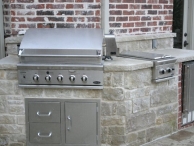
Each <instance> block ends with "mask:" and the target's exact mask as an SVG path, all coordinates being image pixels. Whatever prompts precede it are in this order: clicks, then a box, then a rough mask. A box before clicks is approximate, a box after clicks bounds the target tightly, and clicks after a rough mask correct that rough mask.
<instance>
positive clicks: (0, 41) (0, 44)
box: [0, 1, 5, 59]
mask: <svg viewBox="0 0 194 146" xmlns="http://www.w3.org/2000/svg"><path fill="white" fill-rule="evenodd" d="M4 57H5V46H4V26H3V4H2V1H0V59H1V58H4Z"/></svg>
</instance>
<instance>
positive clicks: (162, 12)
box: [158, 11, 168, 15]
mask: <svg viewBox="0 0 194 146" xmlns="http://www.w3.org/2000/svg"><path fill="white" fill-rule="evenodd" d="M158 14H159V15H164V14H168V11H158Z"/></svg>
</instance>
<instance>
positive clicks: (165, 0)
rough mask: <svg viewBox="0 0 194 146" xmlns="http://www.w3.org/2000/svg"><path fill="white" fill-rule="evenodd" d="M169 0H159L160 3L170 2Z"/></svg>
mask: <svg viewBox="0 0 194 146" xmlns="http://www.w3.org/2000/svg"><path fill="white" fill-rule="evenodd" d="M168 1H169V0H159V3H162V4H168Z"/></svg>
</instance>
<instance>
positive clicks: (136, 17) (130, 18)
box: [129, 16, 140, 21]
mask: <svg viewBox="0 0 194 146" xmlns="http://www.w3.org/2000/svg"><path fill="white" fill-rule="evenodd" d="M139 20H140V16H129V21H139Z"/></svg>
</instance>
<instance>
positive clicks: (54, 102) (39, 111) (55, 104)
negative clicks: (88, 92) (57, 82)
mask: <svg viewBox="0 0 194 146" xmlns="http://www.w3.org/2000/svg"><path fill="white" fill-rule="evenodd" d="M25 114H26V137H27V146H100V145H101V140H100V100H99V99H40V98H26V99H25Z"/></svg>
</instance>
